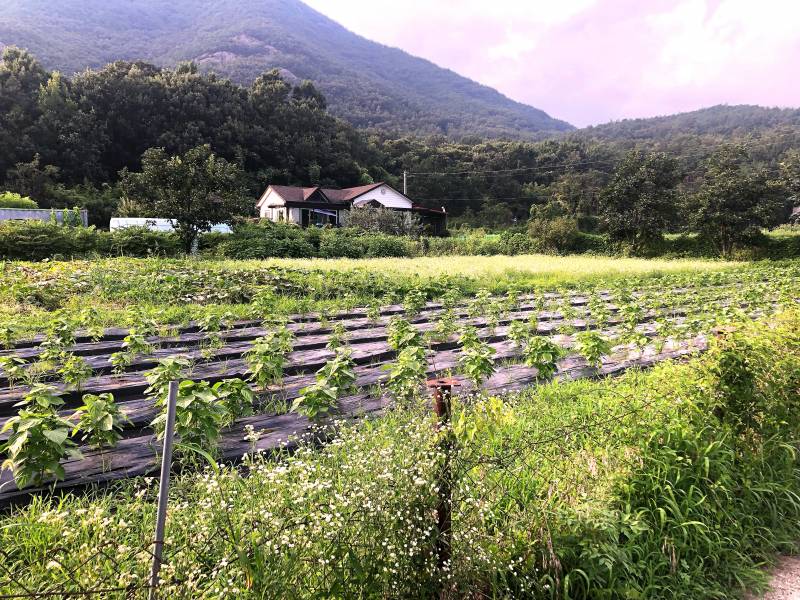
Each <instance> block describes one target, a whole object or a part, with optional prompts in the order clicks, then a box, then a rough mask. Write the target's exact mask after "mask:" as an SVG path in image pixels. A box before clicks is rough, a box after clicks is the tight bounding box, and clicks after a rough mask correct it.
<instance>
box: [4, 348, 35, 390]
mask: <svg viewBox="0 0 800 600" xmlns="http://www.w3.org/2000/svg"><path fill="white" fill-rule="evenodd" d="M27 364H28V363H26V362H25V360H23V359H21V358H20V357H19V356H0V368H1V369H3V373H4V374H5V376H6V379H8V383H9V384H10V385H11V387H14V386H15V385H17V384H18V383H20V382H21V381H27V380H28V370H27V369H26V366H27Z"/></svg>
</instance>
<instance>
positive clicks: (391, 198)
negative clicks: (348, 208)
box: [353, 185, 411, 208]
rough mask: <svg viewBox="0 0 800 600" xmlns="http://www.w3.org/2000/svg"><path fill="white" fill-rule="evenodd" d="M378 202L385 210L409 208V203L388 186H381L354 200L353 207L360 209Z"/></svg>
mask: <svg viewBox="0 0 800 600" xmlns="http://www.w3.org/2000/svg"><path fill="white" fill-rule="evenodd" d="M373 201H375V202H378V203H380V204H382V205H383V206H385V207H386V208H411V201H410V200H409V199H408V198H406V197H405V196H403V194H401V193H399V192H395V191H394V190H393V189H392V188H390V187H389V186H388V185H382V186H381V187H379V188H375V189H374V190H371V191H369V192H367V193H366V194H364V195H363V196H359V197H358V198H356V201H355V202H354V203H353V204H354V206H357V207H361V206H364V205H365V204H369V203H370V202H373Z"/></svg>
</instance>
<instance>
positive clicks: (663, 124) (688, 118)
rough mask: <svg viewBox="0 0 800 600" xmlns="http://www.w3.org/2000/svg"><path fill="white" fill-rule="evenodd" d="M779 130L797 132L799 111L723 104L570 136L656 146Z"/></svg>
mask: <svg viewBox="0 0 800 600" xmlns="http://www.w3.org/2000/svg"><path fill="white" fill-rule="evenodd" d="M780 128H789V129H792V130H795V131H796V130H797V129H799V128H800V108H766V107H763V106H754V105H748V104H740V105H725V104H722V105H718V106H711V107H709V108H703V109H700V110H695V111H691V112H685V113H679V114H676V115H669V116H662V117H652V118H648V119H624V120H622V121H612V122H611V123H604V124H603V125H596V126H593V127H585V128H583V129H579V130H577V131H575V132H574V134H570V135H575V136H580V137H588V138H595V139H598V140H607V141H613V140H620V141H622V140H625V141H649V142H659V141H667V140H670V139H673V138H676V137H679V136H686V135H696V136H722V137H726V138H740V137H744V136H746V135H749V134H751V133H759V132H764V131H768V130H775V129H780Z"/></svg>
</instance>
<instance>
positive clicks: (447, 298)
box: [440, 287, 461, 310]
mask: <svg viewBox="0 0 800 600" xmlns="http://www.w3.org/2000/svg"><path fill="white" fill-rule="evenodd" d="M460 299H461V295H460V294H459V291H458V290H457V289H456V288H454V287H448V288H447V289H446V290H445V291H444V293H443V294H442V296H441V298H440V302H441V304H442V308H443V309H444V310H455V308H456V306H458V301H459V300H460Z"/></svg>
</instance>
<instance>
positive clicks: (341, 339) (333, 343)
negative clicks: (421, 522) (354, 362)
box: [325, 321, 347, 350]
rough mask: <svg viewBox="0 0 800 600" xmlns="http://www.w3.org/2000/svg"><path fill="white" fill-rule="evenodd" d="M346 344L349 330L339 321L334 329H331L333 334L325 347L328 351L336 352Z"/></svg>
mask: <svg viewBox="0 0 800 600" xmlns="http://www.w3.org/2000/svg"><path fill="white" fill-rule="evenodd" d="M346 343H347V329H346V328H345V326H344V323H342V322H341V321H339V322H337V323H336V325H334V326H333V329H331V334H330V337H329V338H328V343H327V345H326V346H325V347H326V348H327V349H328V350H336V349H337V348H341V347H342V346H344V345H345V344H346Z"/></svg>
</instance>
